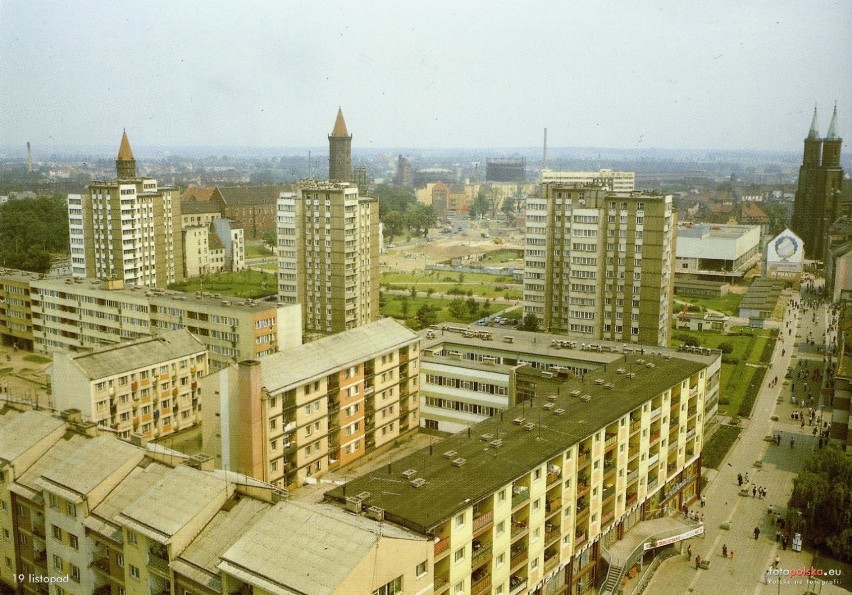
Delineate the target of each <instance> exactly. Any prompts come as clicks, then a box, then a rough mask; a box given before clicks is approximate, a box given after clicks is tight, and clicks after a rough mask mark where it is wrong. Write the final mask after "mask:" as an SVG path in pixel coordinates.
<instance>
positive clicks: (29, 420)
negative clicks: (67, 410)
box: [0, 410, 65, 463]
mask: <svg viewBox="0 0 852 595" xmlns="http://www.w3.org/2000/svg"><path fill="white" fill-rule="evenodd" d="M10 411H11V410H10ZM64 425H65V422H64V421H62V420H61V419H59V418H57V417H53V416H51V415H46V414H44V413H40V412H38V411H24V412H23V413H16V414H14V415H10V414H9V413H5V412H4V413H3V415H0V460H4V461H9V462H10V463H14V462H15V459H17V458H18V457H19V456H21V455H22V454H24V453H25V452H26V451H27V450H29V449H30V448H32V447H33V446H34V445H36V444H37V443H38V442H39V441H41V440H43V439H44V438H45V437H47V436H48V435H50V434H52V433H53V432H55V431H56V430H58V429H59V428H61V427H62V426H64Z"/></svg>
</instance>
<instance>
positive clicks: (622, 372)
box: [615, 368, 624, 374]
mask: <svg viewBox="0 0 852 595" xmlns="http://www.w3.org/2000/svg"><path fill="white" fill-rule="evenodd" d="M615 373H616V374H624V368H619V369H617V370H616V371H615Z"/></svg>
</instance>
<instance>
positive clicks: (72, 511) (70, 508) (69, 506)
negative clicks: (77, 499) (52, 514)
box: [65, 502, 77, 517]
mask: <svg viewBox="0 0 852 595" xmlns="http://www.w3.org/2000/svg"><path fill="white" fill-rule="evenodd" d="M65 514H67V515H68V516H73V517H76V516H77V506H76V505H75V504H74V503H72V502H66V503H65Z"/></svg>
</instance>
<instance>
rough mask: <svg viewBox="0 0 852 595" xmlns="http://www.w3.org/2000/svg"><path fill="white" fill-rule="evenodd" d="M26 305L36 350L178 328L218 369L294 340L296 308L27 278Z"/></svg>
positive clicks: (75, 347)
mask: <svg viewBox="0 0 852 595" xmlns="http://www.w3.org/2000/svg"><path fill="white" fill-rule="evenodd" d="M30 300H31V304H32V333H33V349H34V351H37V352H40V353H52V352H53V351H56V350H62V351H70V352H77V351H82V350H88V349H93V348H98V347H103V346H106V345H114V344H116V343H119V342H120V341H126V340H133V339H140V338H143V337H149V336H152V335H157V334H160V333H163V332H166V331H171V330H176V329H182V328H185V329H187V330H188V331H190V332H191V333H192V334H193V335H195V336H196V337H197V338H198V339H199V340H200V341H201V342H202V343H203V344H204V345H205V347H206V348H207V349H208V351H209V353H210V355H209V361H210V369H211V370H219V369H222V368H224V367H226V366H228V365H229V364H231V363H233V362H236V361H240V360H243V359H255V358H260V357H264V356H266V355H269V354H271V353H275V352H276V351H278V350H279V349H281V348H284V347H289V346H293V345H301V343H302V329H301V320H300V318H299V316H300V308H299V307H298V306H297V305H279V304H276V303H274V302H264V301H255V300H245V301H242V300H237V299H235V298H227V297H224V298H223V297H222V296H219V295H215V294H211V293H208V292H196V293H195V294H194V295H193V294H185V293H180V292H176V291H167V290H162V289H145V288H141V287H132V288H125V287H122V286H121V283H120V282H113V283H108V282H98V281H95V280H86V281H84V280H82V279H71V278H57V279H40V280H32V281H30ZM7 332H8V331H6V330H4V334H5V333H7Z"/></svg>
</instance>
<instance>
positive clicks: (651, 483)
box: [648, 477, 660, 492]
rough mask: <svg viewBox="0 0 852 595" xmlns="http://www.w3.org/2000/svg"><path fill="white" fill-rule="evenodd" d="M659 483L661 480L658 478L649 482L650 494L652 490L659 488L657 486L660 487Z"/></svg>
mask: <svg viewBox="0 0 852 595" xmlns="http://www.w3.org/2000/svg"><path fill="white" fill-rule="evenodd" d="M659 483H660V479H659V478H657V477H655V478H654V479H652V480H651V481H649V482H648V491H649V492H650V491H651V490H653V489H654V488H655V487H657V485H659Z"/></svg>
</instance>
